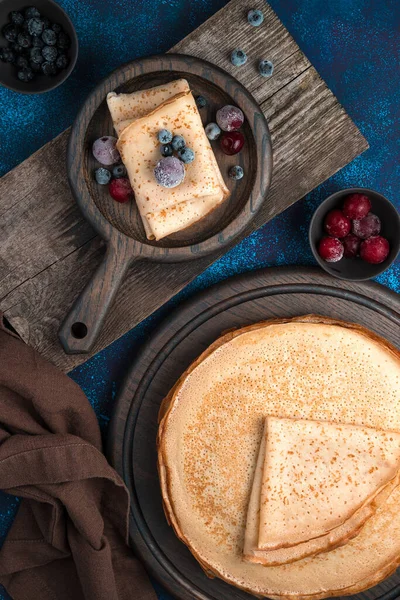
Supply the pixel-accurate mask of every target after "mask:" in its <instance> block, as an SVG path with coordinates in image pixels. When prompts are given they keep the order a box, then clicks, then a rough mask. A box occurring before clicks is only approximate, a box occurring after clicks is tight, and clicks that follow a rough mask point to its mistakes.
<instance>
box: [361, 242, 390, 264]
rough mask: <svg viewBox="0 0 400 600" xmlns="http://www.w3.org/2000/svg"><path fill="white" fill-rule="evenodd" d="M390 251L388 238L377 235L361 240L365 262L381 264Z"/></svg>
mask: <svg viewBox="0 0 400 600" xmlns="http://www.w3.org/2000/svg"><path fill="white" fill-rule="evenodd" d="M389 251H390V246H389V242H388V241H387V239H386V238H384V237H382V236H380V235H375V236H372V237H370V238H368V239H367V240H364V241H363V242H361V246H360V256H361V258H362V259H363V260H365V262H367V263H371V264H372V265H379V263H381V262H383V261H384V260H385V258H387V257H388V254H389Z"/></svg>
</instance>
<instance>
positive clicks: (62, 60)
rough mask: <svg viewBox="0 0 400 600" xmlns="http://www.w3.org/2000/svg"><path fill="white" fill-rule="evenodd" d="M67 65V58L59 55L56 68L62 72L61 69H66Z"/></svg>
mask: <svg viewBox="0 0 400 600" xmlns="http://www.w3.org/2000/svg"><path fill="white" fill-rule="evenodd" d="M68 63H69V60H68V57H67V56H66V55H65V54H60V55H59V56H58V57H57V60H56V67H57V69H60V71H62V69H66V68H67V67H68Z"/></svg>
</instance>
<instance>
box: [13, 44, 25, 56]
mask: <svg viewBox="0 0 400 600" xmlns="http://www.w3.org/2000/svg"><path fill="white" fill-rule="evenodd" d="M10 48H11V50H14V52H15V54H22V53H23V52H24V49H23V47H22V46H20V45H19V44H18V42H13V43H12V44H10Z"/></svg>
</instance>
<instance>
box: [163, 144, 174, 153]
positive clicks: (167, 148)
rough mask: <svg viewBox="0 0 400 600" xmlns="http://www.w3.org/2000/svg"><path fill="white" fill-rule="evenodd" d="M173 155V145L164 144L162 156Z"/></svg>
mask: <svg viewBox="0 0 400 600" xmlns="http://www.w3.org/2000/svg"><path fill="white" fill-rule="evenodd" d="M173 153H174V150H173V148H172V145H171V144H163V145H162V146H161V154H162V156H172V155H173Z"/></svg>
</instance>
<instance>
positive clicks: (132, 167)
mask: <svg viewBox="0 0 400 600" xmlns="http://www.w3.org/2000/svg"><path fill="white" fill-rule="evenodd" d="M162 128H166V129H170V130H171V131H173V132H174V134H175V135H183V136H184V138H185V140H186V143H187V145H188V146H189V147H190V148H192V149H193V150H194V152H195V155H196V158H195V160H194V161H193V163H191V164H188V165H186V166H185V169H186V174H185V179H184V181H183V182H182V183H181V184H180V185H179V186H177V187H175V188H172V189H171V188H169V189H168V188H164V187H162V186H160V185H159V184H158V183H157V181H156V180H155V178H154V173H153V170H154V167H155V165H156V164H157V162H158V161H159V159H160V148H159V142H158V139H157V133H158V131H159V130H160V129H162ZM117 146H118V149H119V151H120V154H121V157H122V160H123V162H124V164H125V166H126V168H127V171H128V176H129V179H130V182H131V185H132V188H133V190H134V193H135V198H136V203H137V205H138V208H139V211H140V214H141V216H142V218H143V220H146V221H147V224H148V229H150V231H151V234H152V236H153V237H155V238H156V239H161V237H164V236H165V235H168V234H169V233H173V232H175V231H180V230H181V229H184V228H185V227H187V226H188V224H191V223H193V222H195V221H198V220H199V219H200V218H202V217H203V216H205V215H206V214H207V213H208V212H210V210H212V209H213V208H215V207H216V206H218V204H220V203H221V202H222V201H223V200H224V199H225V198H227V197H228V195H229V190H228V189H227V187H226V185H225V183H224V180H223V178H222V175H221V172H220V170H219V167H218V164H217V161H216V159H215V156H214V153H213V150H212V148H211V146H210V142H209V140H208V138H207V136H206V135H205V132H204V128H203V124H202V121H201V118H200V115H199V112H198V110H197V106H196V103H195V101H194V98H193V96H192V94H191V93H190V92H184V93H181V94H178V95H177V96H174V97H173V98H170V99H169V100H167V101H166V102H165V103H164V104H162V105H161V106H159V107H158V108H156V109H155V110H154V111H153V112H151V113H149V114H148V115H146V116H145V117H142V118H141V119H137V120H136V121H134V122H133V123H132V124H131V125H129V126H128V127H127V128H126V129H124V131H123V132H122V134H121V137H120V138H119V140H118V144H117ZM205 198H207V202H201V203H196V204H195V205H193V204H190V203H193V202H194V201H195V200H199V199H205ZM183 203H186V204H187V203H189V204H188V206H187V207H185V208H183V207H180V208H181V209H182V210H181V211H180V213H184V218H183V217H182V214H178V213H177V211H176V207H177V206H179V205H181V204H183ZM193 208H195V210H194V211H192V210H191V209H193ZM170 209H171V211H170ZM177 217H179V218H177ZM166 231H167V233H166ZM148 237H150V236H149V235H148Z"/></svg>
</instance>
